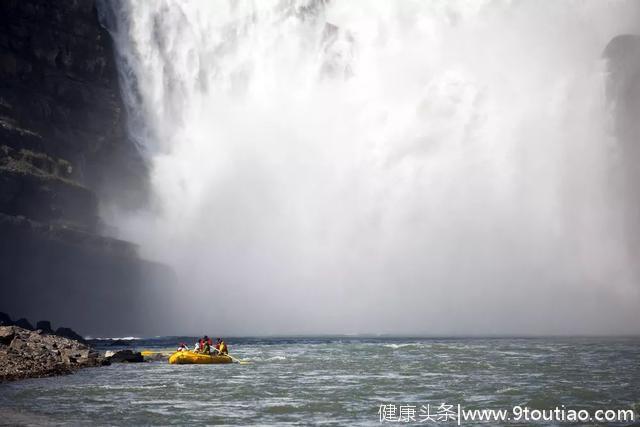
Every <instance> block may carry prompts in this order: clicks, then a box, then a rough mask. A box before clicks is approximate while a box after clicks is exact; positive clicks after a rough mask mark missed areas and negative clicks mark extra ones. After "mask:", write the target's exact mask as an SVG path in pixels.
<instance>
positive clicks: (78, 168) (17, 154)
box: [0, 0, 175, 335]
mask: <svg viewBox="0 0 640 427" xmlns="http://www.w3.org/2000/svg"><path fill="white" fill-rule="evenodd" d="M146 183H147V170H146V167H145V164H144V162H143V161H142V159H141V156H140V155H139V153H138V152H137V151H136V149H135V147H134V145H133V144H131V143H130V141H128V140H127V137H126V118H125V115H124V108H123V106H122V101H121V96H120V89H119V85H118V73H117V70H116V67H115V62H114V52H113V47H112V43H111V39H110V36H109V34H108V33H107V32H106V31H105V29H104V28H103V27H102V26H101V25H100V23H99V21H98V14H97V10H96V6H95V2H94V1H93V0H65V1H55V2H53V1H44V0H4V1H2V2H0V311H6V312H9V313H15V314H16V315H18V314H19V315H20V316H25V317H28V318H33V319H35V318H48V319H50V320H51V321H53V322H54V323H56V324H64V325H68V326H71V327H74V328H76V329H77V330H78V331H79V332H80V333H84V334H100V335H112V334H134V333H145V332H147V331H148V329H145V328H146V327H147V326H148V325H153V323H154V322H153V319H152V314H153V313H146V312H145V307H149V306H154V305H155V308H156V310H157V311H156V310H154V312H157V313H163V315H166V311H165V309H164V307H163V305H162V304H163V302H162V295H163V294H166V292H165V291H163V289H166V288H167V287H168V286H172V285H173V284H174V283H175V277H174V275H173V273H172V272H171V271H170V270H169V269H168V268H167V267H164V266H162V265H159V264H155V263H151V262H148V261H144V260H141V259H140V258H139V257H138V256H137V250H136V247H135V246H134V245H132V244H130V243H128V242H125V241H122V240H118V239H113V238H110V237H107V236H105V235H104V230H105V229H106V227H105V226H104V225H103V224H102V223H101V221H100V215H99V207H100V205H101V204H105V203H109V204H112V203H115V204H118V205H120V206H121V207H125V208H127V207H129V208H133V207H136V206H139V205H140V204H141V203H144V201H145V196H146ZM156 296H157V297H158V299H157V300H154V298H155V297H156ZM143 302H144V303H143Z"/></svg>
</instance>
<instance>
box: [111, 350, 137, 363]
mask: <svg viewBox="0 0 640 427" xmlns="http://www.w3.org/2000/svg"><path fill="white" fill-rule="evenodd" d="M109 362H111V363H140V362H144V357H142V353H140V352H134V351H131V350H120V351H117V352H115V353H114V354H113V355H111V356H109Z"/></svg>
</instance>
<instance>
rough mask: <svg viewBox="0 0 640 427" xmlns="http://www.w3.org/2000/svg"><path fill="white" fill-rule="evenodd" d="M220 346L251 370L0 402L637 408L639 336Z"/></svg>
mask: <svg viewBox="0 0 640 427" xmlns="http://www.w3.org/2000/svg"><path fill="white" fill-rule="evenodd" d="M180 340H181V339H179V338H178V339H158V340H152V341H137V342H135V344H134V345H136V346H138V348H139V349H142V348H151V347H155V348H160V347H166V346H168V345H169V344H172V345H173V343H174V342H179V341H180ZM189 342H191V340H189ZM229 342H230V345H231V350H232V354H234V355H235V356H236V357H241V358H243V359H248V360H250V361H251V363H250V364H247V365H238V364H233V365H190V366H189V365H184V366H174V365H169V364H168V363H166V362H151V363H144V364H132V365H126V364H118V365H112V366H109V367H104V368H96V369H86V370H83V371H81V372H78V373H77V374H75V375H71V376H66V377H57V378H44V379H33V380H27V381H22V382H16V383H9V384H2V385H0V407H1V408H4V409H2V410H4V411H5V412H6V413H11V414H12V417H13V418H11V419H13V420H14V421H15V419H16V417H17V416H19V415H20V414H23V415H24V420H25V421H29V420H30V421H33V422H36V423H40V422H43V420H45V421H46V422H47V423H50V424H56V423H60V424H67V423H68V424H84V423H95V424H120V425H121V424H191V423H206V424H234V425H235V424H241V425H247V424H277V425H285V424H299V425H305V424H336V425H354V424H379V423H380V420H379V414H378V411H379V408H380V405H383V404H395V405H398V406H400V405H416V406H417V408H420V407H421V405H427V404H430V405H432V406H433V405H435V406H438V405H440V404H441V403H443V402H445V403H447V404H452V405H457V404H460V405H462V406H463V407H464V408H467V409H471V408H482V409H485V408H491V409H510V408H511V407H513V406H514V405H523V406H524V405H526V406H529V407H531V408H553V407H555V406H561V405H565V407H566V408H573V409H587V410H590V411H593V410H596V409H601V408H602V409H625V408H631V407H633V406H634V405H638V403H639V402H640V356H639V354H640V339H639V338H625V339H622V338H620V339H595V338H589V339H587V338H575V339H554V338H548V339H513V338H508V339H507V338H505V339H478V338H473V339H399V338H393V339H377V338H376V339H364V338H353V339H351V338H348V339H347V338H314V339H300V338H292V339H246V338H245V339H236V340H229ZM417 421H419V419H417ZM0 423H2V420H0ZM416 423H418V422H416ZM547 424H555V423H553V422H552V423H547ZM627 424H628V423H627Z"/></svg>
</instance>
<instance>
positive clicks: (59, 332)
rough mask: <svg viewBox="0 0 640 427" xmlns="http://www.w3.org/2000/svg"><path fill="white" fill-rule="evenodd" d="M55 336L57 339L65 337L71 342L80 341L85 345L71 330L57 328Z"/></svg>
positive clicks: (82, 339)
mask: <svg viewBox="0 0 640 427" xmlns="http://www.w3.org/2000/svg"><path fill="white" fill-rule="evenodd" d="M56 335H57V336H59V337H65V338H69V339H71V340H76V341H80V342H81V343H83V344H86V341H85V339H84V338H83V337H82V336H81V335H79V334H78V333H77V332H76V331H74V330H73V329H71V328H58V329H56Z"/></svg>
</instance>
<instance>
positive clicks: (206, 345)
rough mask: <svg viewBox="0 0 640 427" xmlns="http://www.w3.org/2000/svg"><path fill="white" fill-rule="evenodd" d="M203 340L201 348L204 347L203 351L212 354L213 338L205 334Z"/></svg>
mask: <svg viewBox="0 0 640 427" xmlns="http://www.w3.org/2000/svg"><path fill="white" fill-rule="evenodd" d="M201 341H202V344H201V347H200V348H202V352H203V353H204V354H211V338H209V337H208V336H206V335H205V336H204V338H202V340H201Z"/></svg>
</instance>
